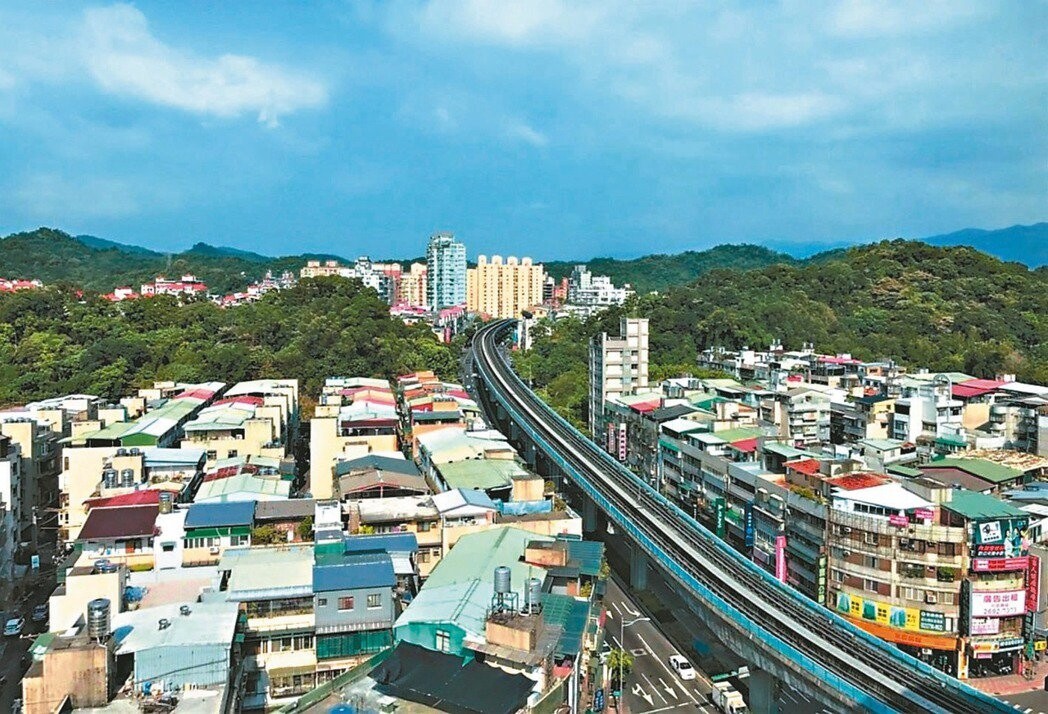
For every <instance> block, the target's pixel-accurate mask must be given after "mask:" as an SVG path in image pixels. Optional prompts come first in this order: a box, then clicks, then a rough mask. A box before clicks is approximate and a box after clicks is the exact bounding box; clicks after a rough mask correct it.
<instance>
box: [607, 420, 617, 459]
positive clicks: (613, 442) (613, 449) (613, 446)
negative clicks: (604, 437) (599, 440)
mask: <svg viewBox="0 0 1048 714" xmlns="http://www.w3.org/2000/svg"><path fill="white" fill-rule="evenodd" d="M607 449H608V453H609V454H611V455H612V456H614V455H615V454H616V453H618V450H619V436H618V429H617V428H616V427H615V425H614V424H608V446H607Z"/></svg>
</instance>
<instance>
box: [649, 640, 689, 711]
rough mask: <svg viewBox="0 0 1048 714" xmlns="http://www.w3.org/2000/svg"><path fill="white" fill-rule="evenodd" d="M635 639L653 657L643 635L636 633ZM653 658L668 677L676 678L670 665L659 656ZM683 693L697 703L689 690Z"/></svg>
mask: <svg viewBox="0 0 1048 714" xmlns="http://www.w3.org/2000/svg"><path fill="white" fill-rule="evenodd" d="M637 639H639V640H640V641H641V642H643V643H644V646H645V647H647V648H648V652H650V653H651V656H652V657H655V650H653V649H652V648H651V645H649V644H648V641H647V640H645V639H644V636H643V635H641V634H640V633H638V634H637ZM655 659H656V660H657V661H658V663H659V664H661V665H662V668H663V669H664V670H666V673H667V674H669V675H670V679H676V677H677V675H676V673H674V671H673V670H672V669H670V666H669V665H668V664H666V663H665V662H663V661H662V658H661V657H655ZM684 693H685V694H687V695H688V699H690V700H691V701H693V702H695V703H696V704H698V703H699V702H698V700H696V699H695V697H693V696H691V692H689V691H688V690H687V689H685V690H684Z"/></svg>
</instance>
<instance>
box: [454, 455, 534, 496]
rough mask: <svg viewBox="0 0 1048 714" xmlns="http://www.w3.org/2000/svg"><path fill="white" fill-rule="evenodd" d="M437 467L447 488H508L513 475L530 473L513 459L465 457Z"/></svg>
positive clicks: (482, 489) (527, 474)
mask: <svg viewBox="0 0 1048 714" xmlns="http://www.w3.org/2000/svg"><path fill="white" fill-rule="evenodd" d="M437 469H438V470H439V471H440V475H441V477H442V478H443V479H444V481H445V482H446V483H447V485H448V488H449V489H454V488H465V489H475V490H481V491H486V490H488V489H493V488H509V487H510V486H511V485H512V482H513V478H514V477H520V476H529V475H530V474H529V473H528V471H527V470H526V469H524V468H523V467H522V466H521V465H520V464H518V463H517V462H516V461H515V460H513V459H466V460H465V461H455V462H453V463H450V464H440V465H439V466H438V467H437Z"/></svg>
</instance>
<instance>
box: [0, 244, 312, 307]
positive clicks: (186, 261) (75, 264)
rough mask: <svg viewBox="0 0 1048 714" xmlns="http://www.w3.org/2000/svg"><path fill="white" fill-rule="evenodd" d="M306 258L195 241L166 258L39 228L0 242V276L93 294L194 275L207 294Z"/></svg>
mask: <svg viewBox="0 0 1048 714" xmlns="http://www.w3.org/2000/svg"><path fill="white" fill-rule="evenodd" d="M305 260H306V256H289V257H285V258H267V257H265V256H262V255H258V254H257V253H248V252H246V251H237V250H230V249H226V248H214V247H212V246H209V245H206V244H204V243H198V244H196V245H195V246H193V247H192V248H190V249H189V250H187V251H184V252H182V253H174V254H171V255H170V256H168V255H163V254H161V253H155V252H153V251H151V250H146V249H145V248H140V247H138V246H126V245H122V244H120V243H114V242H113V241H107V240H105V239H102V238H95V237H94V236H81V237H73V236H71V235H69V234H68V233H63V232H62V231H56V230H52V229H50V228H38V229H37V230H35V231H30V232H27V233H15V234H13V235H10V236H8V237H6V238H4V239H2V240H0V277H5V278H39V279H40V280H42V281H44V283H45V284H49V285H50V284H53V283H69V284H73V285H76V286H78V287H83V288H86V289H88V290H95V291H98V292H109V291H111V290H112V289H113V288H116V287H119V286H124V285H127V286H130V287H133V288H135V289H136V290H137V289H138V287H139V286H140V285H141V284H142V283H144V282H148V281H150V280H152V279H153V278H155V277H156V276H157V275H161V274H162V275H164V276H165V277H168V278H175V277H178V276H180V275H182V274H183V273H193V274H194V275H196V276H197V277H198V278H200V279H201V280H203V281H204V282H205V283H207V285H208V287H209V288H210V289H211V290H212V292H218V293H225V292H230V291H233V290H238V289H241V288H243V287H244V286H246V285H247V284H248V283H250V282H251V281H253V280H257V279H259V278H261V277H262V276H263V275H264V274H265V272H266V270H267V269H272V270H273V271H274V272H276V273H277V274H279V273H280V272H281V271H283V270H293V271H295V272H296V273H297V272H298V269H299V268H301V267H302V264H303V263H304V262H305Z"/></svg>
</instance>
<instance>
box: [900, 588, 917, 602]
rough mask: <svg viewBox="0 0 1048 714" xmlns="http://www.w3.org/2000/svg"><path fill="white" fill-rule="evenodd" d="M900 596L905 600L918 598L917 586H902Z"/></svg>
mask: <svg viewBox="0 0 1048 714" xmlns="http://www.w3.org/2000/svg"><path fill="white" fill-rule="evenodd" d="M902 596H903V597H904V598H905V599H907V600H920V594H919V592H918V590H917V588H902Z"/></svg>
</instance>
